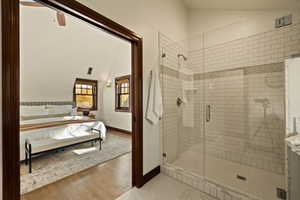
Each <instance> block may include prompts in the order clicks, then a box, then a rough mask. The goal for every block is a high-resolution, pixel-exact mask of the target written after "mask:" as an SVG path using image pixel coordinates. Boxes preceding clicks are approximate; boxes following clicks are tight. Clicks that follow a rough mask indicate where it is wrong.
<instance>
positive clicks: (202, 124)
mask: <svg viewBox="0 0 300 200" xmlns="http://www.w3.org/2000/svg"><path fill="white" fill-rule="evenodd" d="M299 30H300V25H298V24H296V25H292V26H289V27H287V28H284V29H275V30H271V31H269V32H265V33H261V34H256V35H251V36H249V37H245V38H240V39H237V40H232V41H229V42H226V43H222V44H213V45H210V44H208V43H209V41H211V40H212V38H210V37H212V36H211V35H214V34H211V33H204V34H201V35H198V36H196V37H194V38H189V39H188V40H186V41H182V42H174V41H172V40H170V39H169V38H168V37H167V36H165V35H163V34H159V41H160V44H159V45H160V55H161V60H160V69H161V70H160V71H161V80H162V89H163V103H164V116H163V121H162V135H163V161H164V164H163V165H164V169H168V170H166V171H167V172H168V174H170V175H171V176H173V177H175V178H178V177H179V178H178V179H182V180H184V181H185V182H187V183H188V184H190V185H192V186H194V187H197V188H199V189H200V190H203V191H204V192H206V193H209V194H210V195H211V196H214V197H216V198H217V199H218V198H219V199H222V198H223V197H224V196H228V199H235V198H236V199H243V198H244V199H263V200H273V199H276V198H277V197H276V195H277V191H278V190H284V189H285V181H286V180H285V146H284V138H285V80H284V79H285V77H284V68H285V67H284V60H285V59H286V58H288V57H290V56H291V55H292V54H294V53H298V52H300V42H299V40H297V39H296V38H295V33H296V32H297V31H299ZM216 31H217V30H216ZM170 171H171V172H170ZM178 174H180V175H178ZM189 179H190V180H189ZM197 180H199V181H198V182H197ZM221 196H222V197H221Z"/></svg>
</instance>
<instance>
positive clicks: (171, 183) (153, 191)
mask: <svg viewBox="0 0 300 200" xmlns="http://www.w3.org/2000/svg"><path fill="white" fill-rule="evenodd" d="M117 200H215V199H214V198H212V197H210V196H207V195H205V194H204V193H202V192H200V191H198V190H196V189H194V188H192V187H190V186H188V185H186V184H183V183H181V182H178V181H176V180H175V179H173V178H170V177H168V176H166V175H164V174H159V175H158V176H157V177H155V178H154V179H152V180H151V181H150V182H148V183H147V184H146V185H144V186H143V187H142V188H140V189H137V188H132V189H131V190H129V191H128V192H126V193H125V194H123V195H122V196H120V197H119V198H118V199H117Z"/></svg>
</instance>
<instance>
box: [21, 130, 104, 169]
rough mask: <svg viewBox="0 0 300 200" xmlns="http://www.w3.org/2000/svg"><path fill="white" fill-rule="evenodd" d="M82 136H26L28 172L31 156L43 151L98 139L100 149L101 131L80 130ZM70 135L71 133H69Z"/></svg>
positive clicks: (30, 165)
mask: <svg viewBox="0 0 300 200" xmlns="http://www.w3.org/2000/svg"><path fill="white" fill-rule="evenodd" d="M81 134H82V136H79V137H73V138H71V139H70V138H50V137H46V138H43V139H38V140H35V139H34V138H27V139H26V140H25V164H26V165H28V164H29V173H31V172H32V158H33V157H35V156H38V155H40V154H44V153H50V152H52V151H58V150H60V149H65V148H68V147H72V146H75V145H80V144H83V143H87V142H97V141H99V144H100V147H99V151H100V150H101V149H102V141H103V139H102V137H101V131H100V130H98V129H90V130H89V131H82V132H81ZM71 136H72V135H71Z"/></svg>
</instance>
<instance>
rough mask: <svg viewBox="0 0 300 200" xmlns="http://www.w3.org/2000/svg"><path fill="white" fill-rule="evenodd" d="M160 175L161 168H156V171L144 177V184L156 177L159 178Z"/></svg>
mask: <svg viewBox="0 0 300 200" xmlns="http://www.w3.org/2000/svg"><path fill="white" fill-rule="evenodd" d="M159 173H160V166H157V167H155V168H154V169H152V170H151V171H150V172H148V173H147V174H146V175H144V180H143V181H144V182H143V184H145V183H147V182H148V181H150V180H151V179H152V178H154V177H155V176H157V175H158V174H159Z"/></svg>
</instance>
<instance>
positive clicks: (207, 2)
mask: <svg viewBox="0 0 300 200" xmlns="http://www.w3.org/2000/svg"><path fill="white" fill-rule="evenodd" d="M183 1H184V3H185V4H186V6H187V7H188V8H190V9H224V10H289V9H300V0H183Z"/></svg>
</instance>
